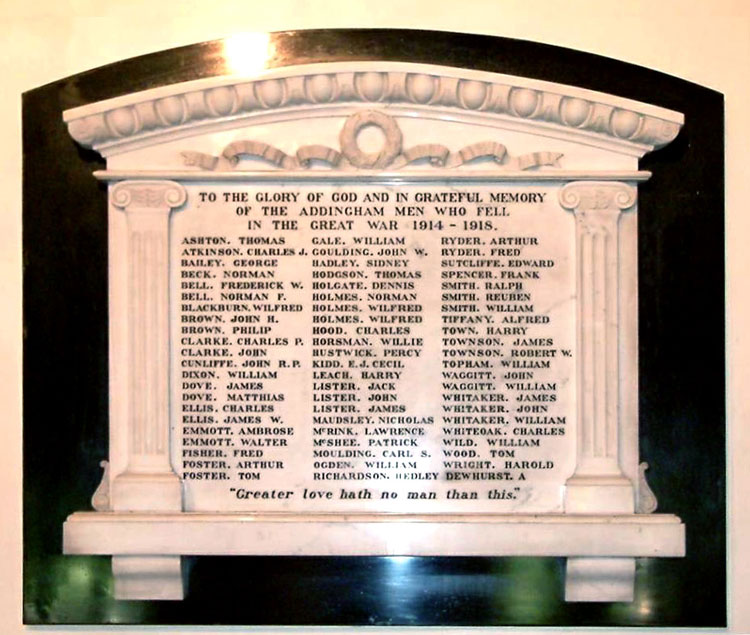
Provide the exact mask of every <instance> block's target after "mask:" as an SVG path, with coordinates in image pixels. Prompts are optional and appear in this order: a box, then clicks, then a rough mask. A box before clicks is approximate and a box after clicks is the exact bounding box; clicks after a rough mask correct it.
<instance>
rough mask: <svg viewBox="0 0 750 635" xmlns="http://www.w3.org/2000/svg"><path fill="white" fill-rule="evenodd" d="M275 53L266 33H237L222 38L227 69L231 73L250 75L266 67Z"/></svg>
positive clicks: (269, 37)
mask: <svg viewBox="0 0 750 635" xmlns="http://www.w3.org/2000/svg"><path fill="white" fill-rule="evenodd" d="M274 54H275V46H274V45H273V44H271V36H270V35H269V34H268V33H238V34H237V35H232V36H230V37H228V38H226V39H225V40H224V58H225V60H226V66H227V71H228V72H229V73H231V74H233V75H252V74H253V73H257V72H259V71H262V70H264V69H265V68H266V66H267V62H268V60H269V59H271V58H272V57H273V56H274Z"/></svg>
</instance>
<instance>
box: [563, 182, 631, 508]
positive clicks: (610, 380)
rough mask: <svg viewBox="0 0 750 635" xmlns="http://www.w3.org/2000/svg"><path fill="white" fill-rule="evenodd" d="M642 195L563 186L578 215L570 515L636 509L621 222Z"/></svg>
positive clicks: (615, 186)
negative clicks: (624, 373)
mask: <svg viewBox="0 0 750 635" xmlns="http://www.w3.org/2000/svg"><path fill="white" fill-rule="evenodd" d="M636 198H637V194H636V189H635V188H634V187H632V186H630V185H627V184H625V183H619V182H597V181H592V182H576V183H569V184H568V185H566V186H565V187H563V188H562V190H561V191H560V203H561V204H562V206H563V207H564V208H566V209H570V210H573V212H574V213H575V218H576V278H577V280H576V294H577V300H578V302H577V305H578V316H577V317H578V320H577V323H578V337H577V340H578V356H577V379H578V382H577V384H578V393H577V402H578V412H577V440H578V445H577V462H576V469H575V472H574V473H573V475H572V476H571V477H570V478H569V479H568V481H567V483H566V488H565V490H566V491H565V511H566V512H568V513H570V512H572V513H576V512H579V513H630V514H632V513H633V512H634V509H635V504H634V489H633V483H632V482H631V481H630V479H629V478H627V477H626V476H625V475H624V474H623V471H622V468H621V465H620V452H619V446H620V441H621V439H620V435H621V430H620V425H621V422H620V418H619V409H620V403H619V390H620V388H619V386H620V372H619V366H620V360H619V288H618V287H619V285H618V275H619V242H618V223H619V220H620V215H621V213H622V212H624V211H626V210H629V209H631V208H633V207H634V206H635V203H636Z"/></svg>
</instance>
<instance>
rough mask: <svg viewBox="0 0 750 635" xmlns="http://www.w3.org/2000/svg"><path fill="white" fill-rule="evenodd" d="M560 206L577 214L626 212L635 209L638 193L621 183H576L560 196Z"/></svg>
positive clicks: (570, 185)
mask: <svg viewBox="0 0 750 635" xmlns="http://www.w3.org/2000/svg"><path fill="white" fill-rule="evenodd" d="M559 199H560V205H562V206H563V207H564V208H565V209H569V210H573V211H574V212H576V213H586V212H594V211H603V210H609V211H618V212H619V211H625V210H628V209H630V208H631V207H633V206H634V205H635V203H636V200H637V199H638V191H637V190H636V188H635V187H633V186H632V185H628V184H627V183H622V182H620V181H574V182H572V183H568V184H567V185H565V186H564V187H563V188H562V189H561V190H560V194H559Z"/></svg>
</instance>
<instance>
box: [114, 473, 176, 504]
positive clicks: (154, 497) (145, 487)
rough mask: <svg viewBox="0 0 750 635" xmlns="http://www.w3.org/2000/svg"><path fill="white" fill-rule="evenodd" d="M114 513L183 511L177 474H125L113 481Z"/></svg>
mask: <svg viewBox="0 0 750 635" xmlns="http://www.w3.org/2000/svg"><path fill="white" fill-rule="evenodd" d="M111 505H112V509H113V510H114V511H149V512H179V511H182V481H180V479H179V477H178V476H177V475H176V474H174V473H162V474H142V473H139V472H125V473H123V474H120V475H119V476H117V477H116V478H115V479H114V480H113V481H112V490H111Z"/></svg>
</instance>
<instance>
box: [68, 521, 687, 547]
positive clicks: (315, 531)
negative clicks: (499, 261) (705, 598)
mask: <svg viewBox="0 0 750 635" xmlns="http://www.w3.org/2000/svg"><path fill="white" fill-rule="evenodd" d="M63 548H64V551H65V553H66V554H88V555H94V554H99V555H183V556H188V555H207V556H218V555H245V556H251V555H304V556H332V555H340V556H365V555H367V556H440V555H456V556H595V557H607V556H609V557H613V556H618V557H640V556H645V557H679V556H683V555H684V554H685V527H684V525H683V524H682V523H681V521H680V519H679V518H678V517H677V516H672V515H668V514H648V515H645V514H644V515H637V514H630V515H584V514H577V515H561V514H560V515H557V514H545V515H514V516H505V515H489V514H487V515H485V514H477V515H430V516H405V515H397V514H392V515H378V516H374V515H369V514H361V515H349V514H346V515H345V514H315V515H310V514H306V515H291V514H290V515H285V514H209V513H191V512H182V513H174V514H172V513H139V512H121V513H118V512H77V513H75V514H72V515H71V516H69V517H68V520H67V521H66V522H65V526H64V529H63Z"/></svg>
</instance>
